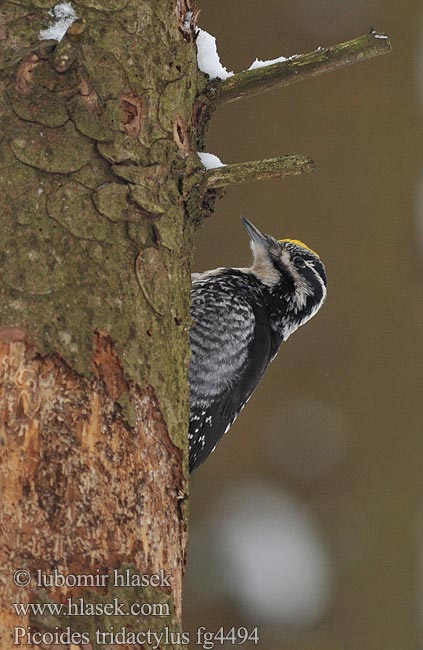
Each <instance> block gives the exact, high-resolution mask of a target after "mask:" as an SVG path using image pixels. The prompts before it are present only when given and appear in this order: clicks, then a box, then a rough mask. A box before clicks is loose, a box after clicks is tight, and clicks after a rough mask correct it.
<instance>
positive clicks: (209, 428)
mask: <svg viewBox="0 0 423 650" xmlns="http://www.w3.org/2000/svg"><path fill="white" fill-rule="evenodd" d="M242 220H243V223H244V226H245V228H246V229H247V232H248V234H249V236H250V239H251V249H252V252H253V264H252V266H251V267H249V268H229V269H227V268H218V269H214V270H212V271H205V272H204V273H195V274H193V282H192V291H191V316H192V320H193V326H192V329H191V333H190V343H191V363H190V408H191V414H190V424H189V432H188V439H189V461H190V471H191V472H192V471H194V470H195V469H197V467H198V466H199V465H201V463H203V462H204V461H205V460H206V458H207V457H208V456H209V454H210V453H211V452H212V451H213V450H214V449H215V447H216V445H217V444H218V442H219V441H220V439H221V438H222V436H223V435H224V434H225V433H226V431H227V430H228V429H229V428H230V426H231V425H232V423H233V422H234V420H235V419H236V418H237V416H238V415H239V413H240V411H241V410H242V408H243V407H244V405H245V404H246V402H247V401H248V399H249V398H250V397H251V394H252V393H253V391H254V389H255V388H256V386H257V384H258V383H259V381H260V379H261V377H262V376H263V374H264V372H265V370H266V368H267V367H268V365H269V363H270V362H271V361H272V360H273V359H274V358H275V356H276V354H277V352H278V350H279V347H280V345H281V343H282V342H283V341H286V339H287V338H288V337H289V336H290V335H291V334H292V333H293V332H294V331H295V330H296V329H298V328H299V327H300V326H301V325H303V324H304V323H306V322H307V321H308V320H310V318H312V317H313V316H314V315H315V314H316V313H317V311H318V310H319V309H320V307H321V306H322V304H323V303H324V301H325V298H326V271H325V267H324V265H323V263H322V261H321V259H320V257H319V256H318V255H317V253H315V252H314V251H313V250H312V249H311V248H309V247H308V246H306V245H305V244H303V243H302V242H301V241H299V240H297V239H282V240H277V239H274V238H273V237H271V236H270V235H265V234H263V233H262V232H260V230H259V229H258V228H256V226H254V225H253V224H252V223H251V222H250V221H249V220H248V219H246V218H245V217H242Z"/></svg>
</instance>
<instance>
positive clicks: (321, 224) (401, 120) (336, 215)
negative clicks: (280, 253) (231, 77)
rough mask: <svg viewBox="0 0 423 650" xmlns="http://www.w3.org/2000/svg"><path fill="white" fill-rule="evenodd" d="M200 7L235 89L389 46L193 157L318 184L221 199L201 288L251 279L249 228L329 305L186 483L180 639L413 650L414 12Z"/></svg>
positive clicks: (235, 191) (417, 229) (280, 185)
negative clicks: (301, 161)
mask: <svg viewBox="0 0 423 650" xmlns="http://www.w3.org/2000/svg"><path fill="white" fill-rule="evenodd" d="M199 5H200V7H201V10H202V13H201V17H200V27H201V28H203V29H205V30H207V31H209V32H210V33H212V34H213V35H214V36H216V38H217V44H218V50H219V54H220V58H221V61H222V63H223V65H225V66H226V67H227V68H228V70H234V71H240V70H242V69H244V68H246V67H248V66H249V65H250V63H251V62H252V61H253V60H254V59H255V58H256V57H258V58H260V59H270V58H274V57H277V56H280V55H281V54H284V55H286V56H288V55H290V54H294V53H301V52H308V51H311V50H313V49H315V48H316V47H318V46H319V45H322V46H327V45H331V44H335V43H337V42H341V41H344V40H348V39H350V38H353V37H355V36H358V35H360V34H363V33H365V32H367V31H368V29H369V27H370V26H373V27H375V28H377V29H378V30H381V31H385V32H386V33H388V34H389V36H390V37H391V41H392V46H393V53H392V54H391V55H389V56H385V57H380V58H377V59H374V60H372V61H369V62H367V63H364V64H359V65H356V66H353V67H350V68H346V69H344V70H341V71H338V72H335V73H331V74H328V75H325V76H322V77H320V78H317V79H313V80H308V81H304V82H302V83H300V84H297V85H294V86H291V87H289V88H285V89H281V90H276V91H272V92H269V93H266V94H263V95H261V96H258V97H255V98H251V99H246V100H241V101H239V102H236V103H233V104H230V105H228V106H226V107H223V108H221V109H219V110H218V111H217V113H216V114H215V116H214V118H213V121H212V128H211V131H210V133H209V135H208V138H207V145H206V151H209V152H212V153H215V154H217V155H218V156H219V157H220V158H221V159H222V161H223V162H226V163H232V162H238V161H246V160H254V159H258V158H264V157H270V156H276V155H280V154H283V153H292V152H298V153H300V152H301V153H307V154H309V155H311V156H312V157H313V158H314V160H316V162H317V164H318V167H317V169H316V171H315V172H314V173H313V174H311V175H309V176H302V177H297V178H291V179H287V180H285V181H283V182H267V183H257V184H251V185H245V186H240V187H237V188H231V189H229V190H228V191H227V194H226V197H225V198H224V199H223V200H222V201H220V202H219V203H218V204H217V207H216V212H215V215H214V216H213V217H212V218H211V219H210V220H209V221H208V222H207V223H206V224H205V225H204V227H203V229H202V231H201V233H200V234H199V236H198V240H197V251H196V264H195V270H204V269H208V268H214V267H216V266H242V265H246V264H248V263H249V259H250V257H249V247H248V237H247V234H246V233H245V231H244V230H243V228H242V226H241V224H240V220H239V216H240V214H242V213H244V214H245V215H246V216H248V217H249V218H250V219H252V220H253V221H254V222H255V223H256V224H257V225H258V227H260V228H261V229H263V230H264V231H266V232H269V233H271V234H273V235H274V236H276V237H277V238H283V237H291V238H298V239H301V240H303V241H305V242H306V243H308V244H309V245H310V246H311V247H312V248H314V249H315V250H317V251H319V253H320V254H321V257H322V259H323V260H324V262H325V263H326V267H327V272H328V283H329V286H328V299H327V302H326V305H325V306H324V308H323V309H322V311H321V312H320V313H319V314H318V316H317V317H316V318H315V319H313V320H312V321H311V322H310V323H309V324H307V325H306V326H305V327H304V328H302V329H300V330H299V331H298V332H297V333H296V334H294V335H293V336H292V338H291V339H290V340H289V341H288V342H287V343H286V344H284V345H283V346H282V348H281V351H280V354H279V356H278V358H277V360H276V361H275V362H274V364H273V365H272V367H271V368H270V370H269V371H268V373H267V375H266V376H265V378H264V379H263V380H262V382H261V384H260V387H259V388H258V390H257V391H256V393H255V395H254V397H253V398H252V400H251V401H250V403H249V404H248V406H247V408H246V409H245V410H244V411H243V413H242V414H241V416H240V417H239V419H238V421H237V422H236V424H235V425H234V426H233V428H232V429H231V431H230V433H229V434H228V435H227V436H226V438H225V440H224V442H223V443H222V444H221V445H220V446H219V448H218V449H217V451H216V452H215V453H214V454H213V455H212V456H211V457H210V459H209V460H208V462H207V463H206V465H205V466H203V467H202V468H201V469H200V470H199V471H198V472H197V473H196V474H195V475H194V476H193V479H192V481H191V506H190V508H191V523H190V530H191V536H190V545H189V553H188V569H187V575H186V581H185V605H184V610H185V616H184V619H185V622H184V628H185V629H186V630H190V631H191V632H192V633H193V634H194V631H195V630H196V628H197V627H198V626H201V625H204V626H206V627H207V628H209V629H210V630H216V629H217V628H219V627H220V626H221V625H225V626H226V627H227V628H229V627H231V626H233V625H234V626H248V627H249V628H252V627H254V626H255V625H258V626H259V632H260V636H261V641H260V644H259V646H258V647H260V648H263V649H264V650H320V649H322V650H344V649H346V650H347V649H348V650H349V649H351V650H352V649H354V650H357V649H358V648H360V650H417V649H418V648H422V647H423V643H422V616H423V579H422V542H423V518H422V517H423V426H422V413H423V408H422V388H423V386H422V375H423V373H422V371H423V363H422V322H423V283H422V278H423V175H422V156H421V149H422V128H421V106H422V103H423V29H422V28H423V24H422V17H423V7H422V6H421V2H420V1H419V0H407V2H402V3H400V2H388V1H384V2H383V1H382V0H356V1H355V2H347V1H346V0H314V1H310V0H285V1H284V2H282V0H268V1H267V2H265V3H263V2H262V3H260V2H257V0H242V1H238V2H235V1H233V2H226V1H224V0H213V2H211V1H209V2H207V1H206V0H203V1H202V2H199ZM194 638H195V637H194ZM192 647H195V646H194V644H193V645H192ZM197 647H198V646H197ZM225 647H226V646H225ZM228 647H230V646H229V645H228ZM241 647H245V648H252V647H254V646H253V644H251V643H250V644H248V643H247V644H245V645H244V646H241Z"/></svg>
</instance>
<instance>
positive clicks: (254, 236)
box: [241, 216, 268, 247]
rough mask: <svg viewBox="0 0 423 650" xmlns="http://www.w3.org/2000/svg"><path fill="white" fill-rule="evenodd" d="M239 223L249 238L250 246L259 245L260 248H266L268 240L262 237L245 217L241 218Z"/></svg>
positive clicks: (264, 236)
mask: <svg viewBox="0 0 423 650" xmlns="http://www.w3.org/2000/svg"><path fill="white" fill-rule="evenodd" d="M241 221H242V223H243V224H244V226H245V229H246V231H247V232H248V234H249V235H250V237H251V243H252V244H261V245H262V246H266V247H267V246H268V238H267V236H266V235H264V234H263V233H262V232H260V230H259V229H258V228H256V226H255V225H254V224H253V223H251V221H249V220H248V219H247V217H244V216H242V217H241Z"/></svg>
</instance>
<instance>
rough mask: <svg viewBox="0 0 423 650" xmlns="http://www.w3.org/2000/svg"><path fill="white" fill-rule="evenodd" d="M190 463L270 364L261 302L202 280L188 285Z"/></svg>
mask: <svg viewBox="0 0 423 650" xmlns="http://www.w3.org/2000/svg"><path fill="white" fill-rule="evenodd" d="M191 315H192V318H193V327H192V330H191V353H192V356H191V365H190V386H191V418H190V428H189V438H190V467H191V469H194V468H195V467H198V465H200V464H201V463H202V462H204V460H205V459H206V458H207V456H208V455H209V454H210V453H211V452H212V451H213V449H214V448H215V446H216V445H217V443H218V442H219V440H220V439H221V437H222V436H223V434H224V433H225V431H227V429H228V428H229V427H230V425H231V424H232V422H233V421H234V420H235V418H236V417H237V415H238V414H239V412H240V410H241V409H242V407H243V406H244V404H245V402H246V401H247V399H248V398H249V397H250V395H251V393H252V392H253V390H254V388H255V387H256V386H257V384H258V382H259V380H260V377H261V376H262V374H263V372H264V371H265V369H266V367H267V366H268V364H269V361H270V356H271V352H270V351H271V332H270V327H269V322H268V318H267V314H266V312H265V309H264V308H257V307H255V308H253V306H252V305H251V304H250V303H249V302H248V301H247V300H246V298H245V297H243V296H242V295H236V294H232V293H226V294H225V293H223V292H222V291H221V290H219V292H218V295H216V289H215V288H214V287H213V282H211V283H210V286H207V285H204V284H203V285H202V286H201V288H199V289H198V290H196V287H195V285H194V287H193V291H192V307H191Z"/></svg>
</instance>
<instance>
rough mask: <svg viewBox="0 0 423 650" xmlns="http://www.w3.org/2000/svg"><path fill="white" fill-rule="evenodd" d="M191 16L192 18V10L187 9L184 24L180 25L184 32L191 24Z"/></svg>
mask: <svg viewBox="0 0 423 650" xmlns="http://www.w3.org/2000/svg"><path fill="white" fill-rule="evenodd" d="M191 18H192V11H187V13H186V14H185V18H184V24H183V25H182V29H183V30H184V32H188V31H189V29H190V26H191Z"/></svg>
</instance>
